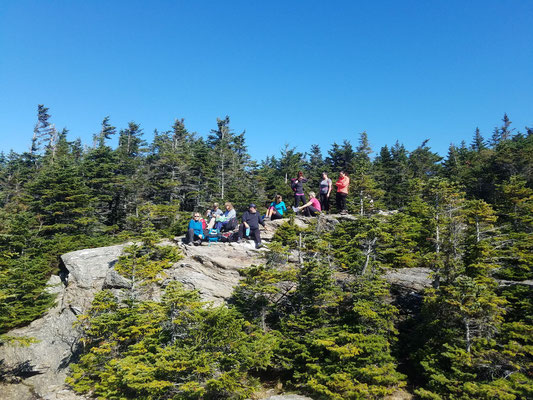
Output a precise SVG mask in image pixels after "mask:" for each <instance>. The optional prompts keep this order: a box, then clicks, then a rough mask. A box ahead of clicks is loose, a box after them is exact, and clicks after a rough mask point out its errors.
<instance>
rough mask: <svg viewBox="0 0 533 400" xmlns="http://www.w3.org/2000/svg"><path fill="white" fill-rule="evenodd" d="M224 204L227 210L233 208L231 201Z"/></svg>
mask: <svg viewBox="0 0 533 400" xmlns="http://www.w3.org/2000/svg"><path fill="white" fill-rule="evenodd" d="M224 205H225V206H226V210H228V211H229V210H233V204H231V203H230V202H229V201H226V203H225V204H224Z"/></svg>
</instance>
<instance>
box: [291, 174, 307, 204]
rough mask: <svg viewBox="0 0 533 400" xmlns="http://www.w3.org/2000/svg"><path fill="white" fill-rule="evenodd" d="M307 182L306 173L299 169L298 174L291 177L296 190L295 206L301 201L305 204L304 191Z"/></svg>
mask: <svg viewBox="0 0 533 400" xmlns="http://www.w3.org/2000/svg"><path fill="white" fill-rule="evenodd" d="M306 182H307V179H306V178H304V173H303V172H302V171H298V176H297V177H296V178H292V179H291V188H292V191H293V192H294V207H298V206H299V205H300V202H302V204H305V202H306V200H305V193H304V183H306Z"/></svg>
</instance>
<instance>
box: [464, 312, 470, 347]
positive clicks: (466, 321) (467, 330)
mask: <svg viewBox="0 0 533 400" xmlns="http://www.w3.org/2000/svg"><path fill="white" fill-rule="evenodd" d="M464 323H465V339H466V351H467V352H468V353H470V348H471V346H472V339H471V338H470V321H469V320H468V318H465V319H464Z"/></svg>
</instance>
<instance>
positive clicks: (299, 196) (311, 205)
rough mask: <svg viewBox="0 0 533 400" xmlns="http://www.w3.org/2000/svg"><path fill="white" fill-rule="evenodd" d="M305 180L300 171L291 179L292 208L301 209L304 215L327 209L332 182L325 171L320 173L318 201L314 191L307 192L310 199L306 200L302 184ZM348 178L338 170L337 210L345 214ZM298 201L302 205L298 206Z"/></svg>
mask: <svg viewBox="0 0 533 400" xmlns="http://www.w3.org/2000/svg"><path fill="white" fill-rule="evenodd" d="M306 182H307V179H306V178H304V174H303V172H302V171H299V172H298V176H297V177H296V178H294V179H292V180H291V187H292V190H293V191H294V208H295V211H303V212H304V215H318V214H319V213H320V212H321V211H329V198H330V195H331V192H332V190H333V182H332V180H331V179H330V178H329V177H328V174H327V173H326V172H323V173H322V180H321V181H320V184H319V194H320V201H318V200H317V199H316V194H315V192H309V197H310V201H309V202H306V199H305V193H304V188H303V185H304V183H306ZM349 185H350V178H348V176H347V175H346V174H345V173H344V171H341V172H339V179H338V180H337V182H335V186H336V187H337V194H336V203H337V210H338V211H339V213H340V214H346V213H347V211H346V197H347V196H348V187H349ZM313 199H314V201H313ZM300 203H302V204H303V205H302V206H300Z"/></svg>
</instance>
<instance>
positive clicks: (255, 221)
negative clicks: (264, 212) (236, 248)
mask: <svg viewBox="0 0 533 400" xmlns="http://www.w3.org/2000/svg"><path fill="white" fill-rule="evenodd" d="M259 224H261V225H263V227H264V226H265V221H263V218H261V215H260V214H259V213H258V212H257V207H256V206H255V204H254V203H251V204H250V205H249V206H248V211H246V212H245V213H244V214H243V215H242V224H240V225H239V238H238V240H237V243H241V242H242V238H243V237H244V236H252V237H253V239H254V242H255V248H256V249H258V248H260V247H262V244H261V234H260V233H259Z"/></svg>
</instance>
